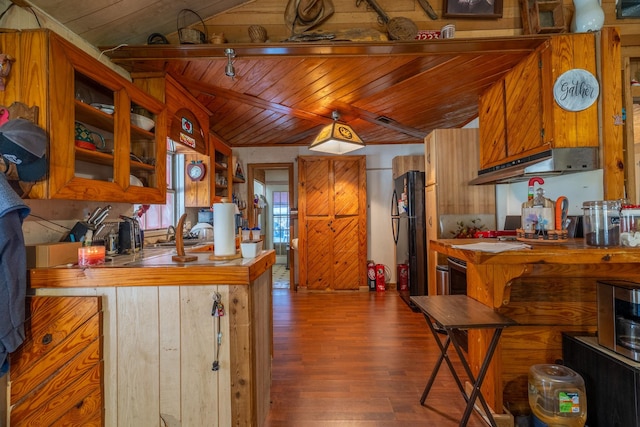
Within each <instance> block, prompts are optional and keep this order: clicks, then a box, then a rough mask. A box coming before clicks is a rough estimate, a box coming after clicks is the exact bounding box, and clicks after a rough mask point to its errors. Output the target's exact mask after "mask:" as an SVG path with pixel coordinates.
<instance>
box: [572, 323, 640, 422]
mask: <svg viewBox="0 0 640 427" xmlns="http://www.w3.org/2000/svg"><path fill="white" fill-rule="evenodd" d="M562 357H563V363H564V365H565V366H567V367H568V368H571V369H573V370H574V371H576V372H577V373H579V374H580V376H582V378H583V379H584V384H585V390H586V393H587V424H586V425H588V426H589V427H636V426H640V363H639V362H636V361H634V360H631V359H630V358H628V357H625V356H622V355H620V354H618V353H616V352H615V351H612V350H609V349H607V348H606V347H604V346H602V345H600V344H598V338H597V337H596V336H585V335H584V332H578V333H563V334H562Z"/></svg>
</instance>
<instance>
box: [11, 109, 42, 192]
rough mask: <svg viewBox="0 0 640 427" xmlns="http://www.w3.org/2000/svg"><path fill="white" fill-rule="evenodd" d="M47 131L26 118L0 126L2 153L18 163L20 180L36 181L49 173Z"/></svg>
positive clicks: (14, 162) (17, 168)
mask: <svg viewBox="0 0 640 427" xmlns="http://www.w3.org/2000/svg"><path fill="white" fill-rule="evenodd" d="M47 141H48V138H47V133H46V132H45V131H44V129H42V128H41V127H39V126H37V125H36V124H34V123H32V122H30V121H29V120H26V119H14V120H9V121H8V122H6V123H5V124H4V125H2V126H0V155H2V157H3V158H4V160H5V161H8V162H10V163H13V164H15V165H16V170H17V172H18V177H19V178H20V181H25V182H34V181H38V180H39V179H41V178H42V177H43V176H45V175H46V174H47V159H46V157H45V153H46V151H47Z"/></svg>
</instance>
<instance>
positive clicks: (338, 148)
mask: <svg viewBox="0 0 640 427" xmlns="http://www.w3.org/2000/svg"><path fill="white" fill-rule="evenodd" d="M331 117H332V118H333V123H331V124H330V125H328V126H325V127H323V128H322V130H321V131H320V133H319V134H318V136H316V139H315V140H314V141H313V142H312V143H311V145H310V146H309V150H313V151H321V152H323V153H330V154H345V153H348V152H350V151H354V150H358V149H360V148H364V146H365V145H364V142H362V140H361V139H360V137H358V135H357V134H356V132H355V131H354V130H353V129H352V128H351V126H349V125H347V124H344V123H339V122H338V119H339V118H340V113H338V112H337V111H334V112H333V113H332V114H331Z"/></svg>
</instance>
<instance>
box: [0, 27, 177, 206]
mask: <svg viewBox="0 0 640 427" xmlns="http://www.w3.org/2000/svg"><path fill="white" fill-rule="evenodd" d="M0 36H2V37H4V36H5V35H4V34H2V35H0ZM12 36H13V38H14V39H16V38H17V40H13V41H14V42H18V43H17V45H16V46H17V48H16V50H17V52H16V53H15V56H16V58H20V63H17V64H16V65H18V68H19V76H17V78H16V80H18V81H19V82H18V81H16V82H15V83H16V84H19V85H20V88H21V90H19V91H17V93H16V96H15V97H16V99H15V100H17V101H21V102H23V103H25V104H27V105H36V106H38V108H39V110H40V119H39V121H40V122H41V125H42V126H43V127H44V128H45V129H47V130H48V133H49V139H50V144H49V152H48V157H49V174H48V179H47V180H46V181H45V182H42V183H39V184H38V185H37V186H36V187H34V189H33V190H32V192H31V193H30V194H29V197H32V198H50V199H75V200H96V201H118V202H131V203H164V201H165V194H166V184H165V163H166V135H167V133H166V128H167V122H166V120H167V119H166V109H165V106H164V104H163V103H162V102H160V101H159V100H158V99H156V98H154V97H152V96H151V95H149V94H147V93H145V92H143V91H142V90H141V89H140V88H138V87H136V86H135V85H133V84H132V83H131V82H130V81H129V80H127V79H126V78H125V77H123V76H122V75H121V74H119V73H117V72H116V71H114V70H113V69H111V68H109V67H108V66H107V65H105V64H103V63H101V62H100V61H98V60H97V59H96V58H94V57H92V56H90V55H88V54H87V53H85V52H84V51H82V50H80V49H78V48H77V47H75V46H74V45H73V44H71V43H70V42H68V41H67V40H65V39H63V38H61V37H59V36H57V35H56V34H54V33H52V32H50V31H46V30H38V31H30V32H22V33H18V34H16V35H12ZM3 41H4V40H3ZM2 45H3V46H2V48H4V45H5V43H2ZM3 52H4V50H3ZM43 64H46V65H43ZM27 77H28V78H29V80H27ZM34 78H35V79H37V80H39V83H41V84H39V85H35V86H30V84H31V83H32V81H33V79H34ZM5 102H6V101H5Z"/></svg>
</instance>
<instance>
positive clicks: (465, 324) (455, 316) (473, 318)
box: [411, 295, 517, 427]
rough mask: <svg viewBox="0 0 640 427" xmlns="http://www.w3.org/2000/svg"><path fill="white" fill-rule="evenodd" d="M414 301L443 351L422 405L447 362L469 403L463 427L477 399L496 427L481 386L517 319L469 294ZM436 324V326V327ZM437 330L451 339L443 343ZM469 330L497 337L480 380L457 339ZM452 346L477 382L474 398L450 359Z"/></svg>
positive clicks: (425, 391) (484, 362) (492, 343)
mask: <svg viewBox="0 0 640 427" xmlns="http://www.w3.org/2000/svg"><path fill="white" fill-rule="evenodd" d="M411 301H412V302H413V303H414V304H415V305H416V307H418V308H419V309H420V311H422V314H423V315H424V317H425V319H426V321H427V325H428V326H429V329H430V330H431V333H432V334H433V337H434V338H435V340H436V343H437V344H438V347H439V348H440V357H439V358H438V361H437V362H436V366H435V367H434V368H433V372H432V373H431V376H430V377H429V381H428V382H427V385H426V387H425V389H424V392H423V393H422V397H421V398H420V404H421V405H424V401H425V400H426V399H427V395H428V394H429V391H430V390H431V387H432V386H433V383H434V381H435V379H436V375H437V374H438V370H439V369H440V366H441V365H442V361H443V360H444V361H445V362H446V363H447V366H448V367H449V370H450V371H451V374H452V375H453V378H454V379H455V381H456V384H458V388H459V389H460V392H462V396H463V397H464V399H465V401H466V402H467V407H466V408H465V411H464V414H463V415H462V419H461V420H460V427H463V426H466V425H467V422H468V421H469V417H470V416H471V411H473V406H474V404H475V401H476V399H478V400H480V403H481V404H482V407H483V408H484V412H485V414H486V416H487V419H488V420H489V422H490V423H491V425H492V426H493V427H496V422H495V420H494V419H493V415H491V411H490V410H489V406H488V405H487V402H486V400H485V398H484V396H483V395H482V391H481V390H480V387H481V386H482V381H484V377H485V374H486V373H487V369H488V368H489V363H491V359H492V357H493V353H494V351H495V349H496V347H497V346H498V341H499V340H500V335H501V334H502V330H503V329H504V328H506V327H507V326H514V325H516V324H517V323H516V322H514V321H513V320H511V319H509V318H508V317H505V316H503V315H501V314H499V313H496V312H495V311H493V309H491V308H490V307H487V306H486V305H484V304H482V303H480V302H478V301H476V300H474V299H473V298H469V297H468V296H466V295H435V296H412V297H411ZM434 323H435V326H434ZM436 327H438V328H440V329H443V330H444V331H445V332H446V333H447V338H446V339H445V341H444V343H443V342H442V341H441V339H440V337H439V336H438V332H437V331H436ZM467 329H493V330H494V332H493V337H492V338H491V342H490V344H489V348H487V353H486V355H485V357H484V360H483V362H482V366H481V367H480V370H479V371H478V376H477V378H476V377H475V376H474V375H473V372H471V368H470V367H469V363H468V362H467V359H466V357H465V355H464V352H463V351H462V348H461V347H460V343H459V342H458V341H457V339H456V334H455V331H456V330H467ZM449 344H453V348H455V350H456V352H457V353H458V356H459V358H460V361H461V362H462V366H463V367H464V370H465V371H466V373H467V376H468V377H469V380H470V381H471V382H472V383H473V390H472V392H471V395H470V396H468V397H467V394H466V393H465V390H464V386H463V385H462V382H461V381H460V377H459V376H458V374H457V373H456V370H455V368H454V367H453V364H452V363H451V360H450V359H449V355H448V354H447V351H448V349H449Z"/></svg>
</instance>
